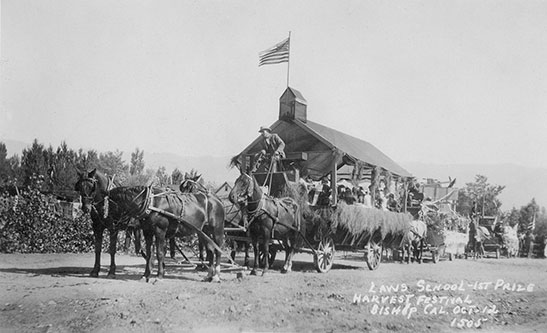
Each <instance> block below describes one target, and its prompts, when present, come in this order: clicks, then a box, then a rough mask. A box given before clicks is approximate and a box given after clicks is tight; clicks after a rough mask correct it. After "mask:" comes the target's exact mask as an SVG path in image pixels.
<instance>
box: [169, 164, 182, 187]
mask: <svg viewBox="0 0 547 333" xmlns="http://www.w3.org/2000/svg"><path fill="white" fill-rule="evenodd" d="M183 180H184V175H183V174H182V172H181V171H180V170H179V169H178V168H175V170H173V172H171V181H172V182H173V184H175V185H180V183H182V181H183Z"/></svg>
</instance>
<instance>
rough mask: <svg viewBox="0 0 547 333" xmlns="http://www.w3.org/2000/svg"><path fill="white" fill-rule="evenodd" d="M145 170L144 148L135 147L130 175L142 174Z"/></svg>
mask: <svg viewBox="0 0 547 333" xmlns="http://www.w3.org/2000/svg"><path fill="white" fill-rule="evenodd" d="M143 170H144V150H139V148H136V149H135V152H133V153H131V166H130V167H129V174H130V175H132V176H133V175H140V174H142V171H143Z"/></svg>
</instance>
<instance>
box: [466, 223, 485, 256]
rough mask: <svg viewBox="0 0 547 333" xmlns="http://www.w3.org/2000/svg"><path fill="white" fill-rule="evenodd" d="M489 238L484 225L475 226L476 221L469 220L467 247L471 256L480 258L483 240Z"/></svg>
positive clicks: (482, 254)
mask: <svg viewBox="0 0 547 333" xmlns="http://www.w3.org/2000/svg"><path fill="white" fill-rule="evenodd" d="M489 238H490V232H489V231H488V229H487V228H486V227H482V226H477V221H476V220H474V219H471V222H469V242H468V249H469V250H470V252H471V253H472V256H473V258H475V259H476V258H477V257H478V258H482V257H483V256H484V241H485V240H487V239H489Z"/></svg>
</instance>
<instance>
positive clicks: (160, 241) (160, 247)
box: [155, 226, 166, 279]
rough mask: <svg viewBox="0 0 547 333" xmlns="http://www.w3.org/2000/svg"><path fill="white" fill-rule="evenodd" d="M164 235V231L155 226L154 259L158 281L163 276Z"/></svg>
mask: <svg viewBox="0 0 547 333" xmlns="http://www.w3.org/2000/svg"><path fill="white" fill-rule="evenodd" d="M165 233H166V230H165V229H163V228H161V227H160V226H156V230H155V234H156V259H157V260H158V276H157V277H158V279H163V277H164V276H165V261H164V260H165Z"/></svg>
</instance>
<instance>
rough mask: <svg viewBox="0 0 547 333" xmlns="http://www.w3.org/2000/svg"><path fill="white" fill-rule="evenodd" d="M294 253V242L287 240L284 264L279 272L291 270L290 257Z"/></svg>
mask: <svg viewBox="0 0 547 333" xmlns="http://www.w3.org/2000/svg"><path fill="white" fill-rule="evenodd" d="M293 255H294V242H291V240H288V241H287V242H286V243H285V265H284V266H283V269H282V270H281V273H288V272H290V271H292V257H293Z"/></svg>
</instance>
